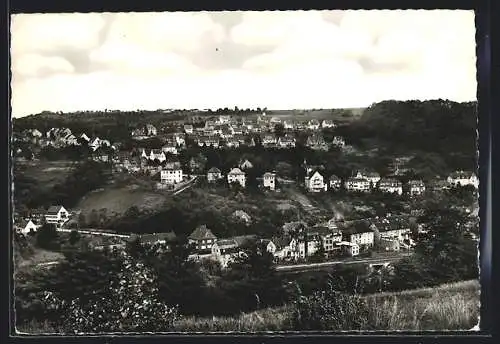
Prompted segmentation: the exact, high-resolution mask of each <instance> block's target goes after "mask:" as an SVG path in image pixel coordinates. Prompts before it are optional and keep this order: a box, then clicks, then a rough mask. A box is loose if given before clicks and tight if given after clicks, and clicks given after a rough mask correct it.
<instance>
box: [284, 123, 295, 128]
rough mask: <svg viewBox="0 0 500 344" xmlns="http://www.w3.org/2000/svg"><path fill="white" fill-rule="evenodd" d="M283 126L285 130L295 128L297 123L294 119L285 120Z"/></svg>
mask: <svg viewBox="0 0 500 344" xmlns="http://www.w3.org/2000/svg"><path fill="white" fill-rule="evenodd" d="M283 127H284V128H285V130H293V129H294V128H295V124H294V123H293V122H292V121H284V122H283Z"/></svg>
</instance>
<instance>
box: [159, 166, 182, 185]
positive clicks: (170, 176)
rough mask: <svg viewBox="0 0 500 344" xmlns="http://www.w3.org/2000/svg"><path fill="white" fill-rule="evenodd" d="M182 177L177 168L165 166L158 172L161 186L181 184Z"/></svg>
mask: <svg viewBox="0 0 500 344" xmlns="http://www.w3.org/2000/svg"><path fill="white" fill-rule="evenodd" d="M183 178H184V176H183V172H182V169H181V168H180V167H179V166H166V168H165V169H163V170H161V172H160V179H161V182H162V183H163V184H168V185H174V184H178V183H180V182H182V180H183Z"/></svg>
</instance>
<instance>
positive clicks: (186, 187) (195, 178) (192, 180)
mask: <svg viewBox="0 0 500 344" xmlns="http://www.w3.org/2000/svg"><path fill="white" fill-rule="evenodd" d="M197 178H198V176H195V177H194V178H193V179H191V180H190V181H188V182H187V183H186V185H184V186H181V188H180V189H179V190H176V191H174V193H173V194H174V195H178V194H180V193H181V192H183V191H184V190H187V189H189V188H190V187H191V186H193V185H194V184H195V183H196V180H197Z"/></svg>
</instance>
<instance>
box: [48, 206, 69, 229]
mask: <svg viewBox="0 0 500 344" xmlns="http://www.w3.org/2000/svg"><path fill="white" fill-rule="evenodd" d="M68 220H69V212H68V211H67V210H66V209H65V208H64V207H63V206H62V205H53V206H51V207H50V208H49V209H48V210H47V212H46V213H45V222H47V223H53V224H56V225H62V224H64V223H65V222H67V221H68Z"/></svg>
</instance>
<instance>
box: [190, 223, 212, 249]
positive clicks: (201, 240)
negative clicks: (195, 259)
mask: <svg viewBox="0 0 500 344" xmlns="http://www.w3.org/2000/svg"><path fill="white" fill-rule="evenodd" d="M216 241H217V237H216V236H215V235H214V234H213V233H212V231H211V230H210V229H208V228H207V226H206V225H201V226H199V227H198V228H196V229H195V230H194V231H193V233H191V234H190V235H189V237H188V243H189V244H190V245H193V246H194V249H195V250H197V251H198V252H211V249H212V246H213V244H215V242H216Z"/></svg>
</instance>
